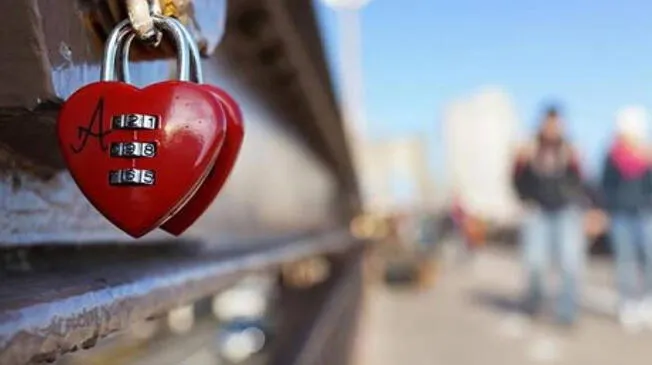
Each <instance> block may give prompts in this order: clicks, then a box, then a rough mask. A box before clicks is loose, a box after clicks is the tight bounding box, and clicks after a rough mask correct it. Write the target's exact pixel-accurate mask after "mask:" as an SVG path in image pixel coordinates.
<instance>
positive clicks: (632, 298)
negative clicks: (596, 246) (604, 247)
mask: <svg viewBox="0 0 652 365" xmlns="http://www.w3.org/2000/svg"><path fill="white" fill-rule="evenodd" d="M646 124H647V121H646V116H645V111H644V110H643V109H641V108H636V107H628V108H625V109H623V110H621V111H620V112H619V113H618V116H617V126H616V138H615V139H614V142H613V144H612V146H611V149H610V151H609V154H608V155H607V158H606V159H605V163H604V168H603V175H602V195H603V200H604V201H603V204H604V207H605V208H606V209H607V211H608V212H609V214H610V216H611V243H612V246H613V253H614V257H615V264H616V286H617V288H618V293H619V297H620V303H619V319H620V322H621V324H622V325H623V326H624V327H625V329H627V330H640V329H642V328H643V325H646V324H647V325H648V326H652V172H651V168H650V158H649V153H648V151H647V147H646V141H645V136H646V135H647V126H646Z"/></svg>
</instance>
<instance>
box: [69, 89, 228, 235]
mask: <svg viewBox="0 0 652 365" xmlns="http://www.w3.org/2000/svg"><path fill="white" fill-rule="evenodd" d="M226 127H227V126H226V116H225V112H224V110H223V107H222V105H221V103H219V102H218V101H217V100H216V98H215V97H214V96H213V95H212V94H211V93H210V92H209V91H207V90H206V89H205V88H204V87H203V86H202V85H198V84H193V83H189V82H181V81H166V82H161V83H157V84H154V85H151V86H148V87H146V88H144V89H138V88H136V87H134V86H132V85H129V84H126V83H122V82H98V83H94V84H90V85H88V86H85V87H83V88H82V89H80V90H78V91H77V92H75V93H74V94H73V95H72V96H71V97H70V98H69V99H68V101H67V102H66V103H65V104H64V106H63V108H62V110H61V112H60V114H59V119H58V124H57V129H58V136H59V142H60V147H61V150H62V151H63V156H64V158H65V161H66V163H67V164H68V167H69V169H70V173H71V175H72V176H73V178H74V180H75V182H76V183H77V185H78V186H79V188H80V189H81V190H82V192H83V193H84V194H85V195H86V197H87V198H88V199H89V201H90V202H91V203H92V204H93V205H94V206H95V207H96V208H97V209H98V210H99V211H100V212H101V213H102V214H104V215H105V216H106V217H107V218H108V219H109V220H110V221H111V222H112V223H113V224H115V225H116V226H118V227H119V228H121V229H122V230H124V231H125V232H127V233H128V234H130V235H131V236H133V237H140V236H142V235H144V234H146V233H147V232H149V231H151V230H152V229H154V228H156V227H158V226H159V225H160V224H161V223H162V222H164V221H165V220H166V219H167V218H168V217H169V216H170V215H171V214H174V213H176V212H177V211H178V210H179V209H180V208H182V206H183V204H184V203H186V202H187V201H188V199H190V198H191V197H192V196H193V194H194V193H195V192H196V191H197V189H198V188H199V187H200V186H201V183H202V182H203V181H204V179H205V178H206V175H207V174H208V172H209V171H210V169H209V167H211V166H213V164H214V163H215V161H216V159H217V157H218V155H219V151H220V148H221V146H222V144H223V142H224V139H225V137H226Z"/></svg>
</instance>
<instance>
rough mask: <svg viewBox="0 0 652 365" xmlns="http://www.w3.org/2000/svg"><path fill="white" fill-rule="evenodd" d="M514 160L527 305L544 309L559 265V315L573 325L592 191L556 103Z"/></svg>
mask: <svg viewBox="0 0 652 365" xmlns="http://www.w3.org/2000/svg"><path fill="white" fill-rule="evenodd" d="M514 165H515V168H514V176H513V183H514V186H515V189H516V191H517V193H518V196H519V198H520V199H521V201H522V203H523V205H524V206H525V207H526V214H525V217H524V218H525V219H524V221H523V223H522V226H521V236H520V244H521V248H522V251H523V256H524V257H523V259H524V263H525V269H526V278H527V289H526V295H525V308H526V310H527V311H528V313H529V314H531V315H537V314H538V313H539V311H540V309H541V308H542V303H543V299H544V290H543V289H544V288H543V287H544V278H545V276H546V273H547V271H548V269H549V268H553V267H555V268H559V276H560V277H561V283H562V284H561V293H560V295H559V300H558V305H557V313H556V314H557V318H558V320H559V322H560V323H561V324H566V325H570V324H573V323H574V322H575V320H576V318H577V312H578V311H577V307H578V286H579V276H580V275H581V271H582V266H583V265H582V264H583V261H584V252H585V247H586V239H585V235H584V225H583V220H584V212H583V209H582V205H583V204H584V202H585V200H586V195H585V189H584V185H583V183H582V178H581V174H580V171H579V164H578V159H577V154H576V152H575V151H574V148H573V147H572V145H571V144H570V143H569V142H568V140H567V139H566V138H565V137H564V134H563V131H562V123H561V116H560V115H559V112H558V111H557V109H556V108H554V107H553V108H550V109H549V110H547V111H546V113H545V115H544V118H543V120H542V123H541V125H540V129H539V131H538V134H537V138H536V139H535V141H533V142H532V143H531V144H530V145H529V146H526V147H525V148H522V149H521V150H520V151H519V154H518V156H517V159H516V162H515V164H514ZM553 263H554V264H556V265H553Z"/></svg>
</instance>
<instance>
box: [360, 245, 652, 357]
mask: <svg viewBox="0 0 652 365" xmlns="http://www.w3.org/2000/svg"><path fill="white" fill-rule="evenodd" d="M444 266H445V267H444V268H443V269H441V270H440V274H439V276H438V278H437V282H436V283H435V285H433V287H431V288H427V289H417V288H388V287H384V286H382V285H381V284H377V285H375V286H374V287H373V288H372V289H371V290H370V293H369V295H368V298H367V300H366V304H365V308H366V309H365V315H364V316H363V319H362V333H361V337H360V342H359V343H360V349H359V350H360V351H359V356H358V362H359V364H360V365H362V364H373V365H403V364H410V365H421V364H423V365H467V364H468V365H475V364H500V365H511V364H514V365H517V364H518V365H523V364H542V363H548V364H573V365H575V364H591V365H596V364H608V365H613V364H617V363H626V364H628V365H634V364H642V365H643V364H645V365H647V364H650V363H651V361H652V329H651V330H649V331H647V332H642V333H637V334H631V333H626V332H625V331H624V330H623V329H622V328H621V327H620V326H619V325H618V324H617V322H616V320H615V317H614V313H613V311H614V308H613V307H614V302H615V295H614V293H613V290H612V288H611V264H610V263H609V262H608V261H606V260H604V259H599V260H592V261H591V263H590V264H589V265H588V272H587V275H586V279H585V283H586V285H585V290H584V293H583V300H582V302H583V312H582V314H583V316H582V319H581V321H580V322H579V323H578V326H577V327H576V328H574V329H571V330H564V329H560V328H557V327H556V326H554V325H553V324H551V322H552V321H551V320H549V319H548V318H544V319H542V320H538V321H537V322H532V321H530V320H529V319H527V318H526V317H524V316H522V315H520V314H519V312H518V309H517V306H516V304H515V303H516V299H517V298H518V294H519V288H520V285H521V282H522V278H521V270H520V266H519V263H518V261H517V256H516V255H515V254H513V253H509V251H506V250H497V249H489V250H485V251H484V252H481V253H480V254H479V255H478V256H477V257H475V260H474V261H473V262H472V263H470V264H468V265H461V266H458V265H452V264H446V265H444Z"/></svg>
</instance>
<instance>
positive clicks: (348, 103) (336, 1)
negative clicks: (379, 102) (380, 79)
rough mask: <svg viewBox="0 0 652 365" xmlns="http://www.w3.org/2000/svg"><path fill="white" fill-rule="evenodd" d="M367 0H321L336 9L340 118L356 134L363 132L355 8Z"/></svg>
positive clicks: (358, 29)
mask: <svg viewBox="0 0 652 365" xmlns="http://www.w3.org/2000/svg"><path fill="white" fill-rule="evenodd" d="M370 1H371V0H322V2H323V3H324V4H326V6H328V7H330V8H331V9H333V10H335V11H336V12H337V15H338V18H339V29H338V30H339V47H340V52H339V53H340V66H341V80H340V83H341V85H342V104H343V105H342V106H343V110H342V112H343V114H344V120H345V122H346V124H347V125H348V127H349V128H351V129H352V130H353V131H354V135H355V137H357V138H360V137H361V138H364V135H365V134H366V124H367V121H366V118H367V117H366V113H365V107H364V93H363V90H364V82H363V78H362V52H361V51H362V42H361V41H362V31H361V27H360V16H359V11H360V10H361V9H362V8H363V7H365V6H366V5H367V4H369V2H370Z"/></svg>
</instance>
